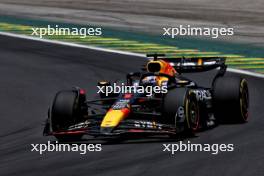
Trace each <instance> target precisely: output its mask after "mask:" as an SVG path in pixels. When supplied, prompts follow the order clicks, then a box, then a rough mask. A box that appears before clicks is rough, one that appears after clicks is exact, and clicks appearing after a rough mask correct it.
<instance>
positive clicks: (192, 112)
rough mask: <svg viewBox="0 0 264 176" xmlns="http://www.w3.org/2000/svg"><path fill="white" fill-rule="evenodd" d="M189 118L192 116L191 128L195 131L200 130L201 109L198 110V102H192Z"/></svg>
mask: <svg viewBox="0 0 264 176" xmlns="http://www.w3.org/2000/svg"><path fill="white" fill-rule="evenodd" d="M189 118H190V128H191V129H192V130H193V131H196V130H198V128H199V110H198V107H197V104H196V103H195V102H192V103H190V110H189Z"/></svg>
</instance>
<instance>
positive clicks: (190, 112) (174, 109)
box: [163, 88, 200, 135]
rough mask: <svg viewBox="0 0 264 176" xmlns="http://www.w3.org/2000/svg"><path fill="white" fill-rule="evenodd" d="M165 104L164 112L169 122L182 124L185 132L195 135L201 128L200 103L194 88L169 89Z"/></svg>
mask: <svg viewBox="0 0 264 176" xmlns="http://www.w3.org/2000/svg"><path fill="white" fill-rule="evenodd" d="M163 104H164V105H163V114H164V117H165V118H166V119H165V120H166V121H167V122H168V123H172V124H175V125H177V126H178V125H182V126H183V128H184V130H183V131H184V133H186V134H188V135H193V134H194V133H195V132H196V131H197V130H198V129H199V126H200V124H199V122H200V113H199V105H198V101H197V99H196V94H195V93H194V92H193V91H192V90H189V89H187V88H176V89H172V90H169V92H168V93H167V94H166V96H165V97H164V103H163ZM176 122H177V123H176ZM180 123H182V124H180Z"/></svg>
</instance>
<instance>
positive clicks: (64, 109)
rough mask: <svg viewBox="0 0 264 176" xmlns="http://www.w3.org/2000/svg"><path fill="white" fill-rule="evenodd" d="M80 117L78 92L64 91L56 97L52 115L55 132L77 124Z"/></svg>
mask: <svg viewBox="0 0 264 176" xmlns="http://www.w3.org/2000/svg"><path fill="white" fill-rule="evenodd" d="M80 115H81V104H80V99H79V96H78V92H77V90H63V91H59V92H58V93H57V94H56V95H55V98H54V100H53V103H52V107H51V114H50V118H51V124H52V129H53V131H58V130H63V129H65V128H67V127H69V126H70V125H72V124H74V123H77V122H78V120H79V119H80V117H79V116H80Z"/></svg>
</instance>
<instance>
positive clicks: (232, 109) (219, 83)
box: [213, 77, 249, 123]
mask: <svg viewBox="0 0 264 176" xmlns="http://www.w3.org/2000/svg"><path fill="white" fill-rule="evenodd" d="M213 109H214V115H215V117H216V119H217V121H218V122H219V123H245V122H247V121H248V116H249V90H248V84H247V81H246V79H244V78H240V77H219V78H217V79H216V80H215V83H214V85H213Z"/></svg>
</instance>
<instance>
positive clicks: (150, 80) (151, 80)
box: [141, 76, 158, 86]
mask: <svg viewBox="0 0 264 176" xmlns="http://www.w3.org/2000/svg"><path fill="white" fill-rule="evenodd" d="M141 83H142V85H145V86H156V85H158V83H157V76H146V77H145V78H143V79H142V82H141Z"/></svg>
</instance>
